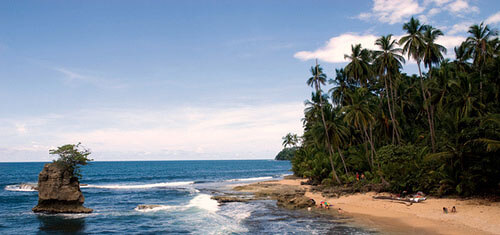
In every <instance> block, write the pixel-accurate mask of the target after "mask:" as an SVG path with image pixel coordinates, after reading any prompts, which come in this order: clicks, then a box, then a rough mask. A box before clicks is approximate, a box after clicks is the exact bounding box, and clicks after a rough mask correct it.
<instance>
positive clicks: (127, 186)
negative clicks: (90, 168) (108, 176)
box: [80, 181, 194, 189]
mask: <svg viewBox="0 0 500 235" xmlns="http://www.w3.org/2000/svg"><path fill="white" fill-rule="evenodd" d="M191 184H194V181H182V182H164V183H155V184H136V185H130V184H109V185H94V184H89V185H84V186H80V187H81V188H102V189H148V188H163V187H178V186H185V185H191Z"/></svg>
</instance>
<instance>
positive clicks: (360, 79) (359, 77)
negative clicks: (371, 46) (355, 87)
mask: <svg viewBox="0 0 500 235" xmlns="http://www.w3.org/2000/svg"><path fill="white" fill-rule="evenodd" d="M351 51H352V52H351V55H344V59H349V60H350V61H351V62H350V63H349V64H347V66H346V67H345V72H346V73H347V75H348V76H349V77H351V78H353V79H354V80H355V81H356V83H359V84H361V86H362V87H366V86H367V84H366V83H367V78H368V77H369V76H370V74H371V68H370V64H369V63H368V61H369V57H370V52H369V51H368V50H367V49H362V48H361V44H356V45H351Z"/></svg>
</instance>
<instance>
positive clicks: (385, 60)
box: [373, 34, 405, 144]
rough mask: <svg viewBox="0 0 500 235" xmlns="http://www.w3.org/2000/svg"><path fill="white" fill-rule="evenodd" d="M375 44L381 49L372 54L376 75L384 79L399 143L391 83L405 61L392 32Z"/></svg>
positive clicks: (390, 112)
mask: <svg viewBox="0 0 500 235" xmlns="http://www.w3.org/2000/svg"><path fill="white" fill-rule="evenodd" d="M375 45H377V46H379V47H380V49H381V50H380V51H374V52H373V55H374V57H375V64H376V67H377V71H378V75H379V76H380V78H381V79H383V80H384V86H385V93H386V96H387V107H388V109H389V115H390V117H391V122H392V127H393V135H395V136H396V140H397V142H398V144H399V143H400V142H401V139H400V134H399V130H398V124H397V121H396V118H395V115H394V112H395V110H394V102H395V99H394V93H393V85H392V84H393V83H394V81H395V78H396V74H397V73H399V69H400V68H401V67H402V66H403V65H402V63H404V62H405V59H404V58H403V56H401V55H400V53H401V52H402V50H401V48H397V47H396V46H397V42H396V40H393V39H392V34H389V35H387V36H382V37H380V38H378V39H377V40H376V41H375ZM391 100H392V102H391ZM391 103H392V105H391ZM393 142H394V136H393Z"/></svg>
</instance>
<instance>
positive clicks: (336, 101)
mask: <svg viewBox="0 0 500 235" xmlns="http://www.w3.org/2000/svg"><path fill="white" fill-rule="evenodd" d="M403 30H405V31H406V32H407V35H404V36H403V37H402V38H401V39H400V40H399V44H398V42H396V41H395V40H394V39H393V37H392V36H391V35H390V34H389V35H386V36H382V37H380V38H379V39H378V40H377V41H376V45H377V46H378V47H379V49H378V50H377V51H370V50H366V49H363V45H360V44H355V43H354V44H353V45H352V46H351V54H350V55H345V58H346V59H348V60H349V64H347V65H346V67H345V68H340V69H336V75H335V76H334V77H333V78H331V79H329V80H328V82H329V84H332V85H333V87H331V88H329V89H328V91H329V92H330V93H327V94H325V93H323V91H322V89H321V88H322V87H321V86H323V85H325V81H326V80H327V79H328V77H327V76H326V74H324V73H323V71H322V69H321V67H320V66H319V65H318V64H316V66H315V67H312V68H311V72H312V75H313V76H312V77H311V78H309V80H308V81H307V83H308V85H310V86H311V87H313V90H314V92H313V93H312V95H311V99H310V100H306V101H305V106H306V108H305V110H304V118H303V120H302V121H303V126H304V135H303V136H302V137H299V138H300V139H301V140H302V144H301V146H300V147H299V148H298V149H297V151H296V152H295V157H294V158H293V159H292V161H291V162H292V170H293V171H294V174H295V175H297V176H299V177H306V178H309V179H310V181H311V182H314V183H323V184H326V185H331V184H338V182H339V181H340V182H343V183H348V184H353V185H357V184H360V182H357V181H356V180H355V178H354V176H355V173H356V172H364V175H365V179H366V182H370V183H382V185H386V187H387V188H386V189H387V190H390V191H393V192H401V191H403V190H407V191H424V192H426V193H432V194H435V195H445V194H455V195H462V196H469V195H477V194H495V193H499V192H500V157H498V156H500V80H499V79H498V78H500V40H499V39H498V38H497V31H496V30H494V29H490V28H489V26H487V25H484V24H480V25H473V26H471V27H470V30H469V34H470V36H469V37H468V38H467V40H466V41H465V42H463V43H462V44H461V45H460V46H459V47H457V48H455V50H454V51H455V55H456V59H455V60H453V61H451V60H449V59H444V58H445V56H444V54H445V53H446V49H445V48H444V47H443V46H441V45H439V44H437V41H438V40H437V39H439V37H440V36H443V33H442V32H441V31H440V30H439V29H436V28H433V27H432V26H430V25H422V24H420V22H419V21H418V20H417V19H414V18H412V19H411V20H410V21H409V22H408V23H406V24H404V25H403ZM365 46H366V45H365ZM403 56H407V57H408V58H409V59H410V58H411V59H413V60H415V61H417V66H418V69H419V70H418V71H419V73H418V74H414V75H407V74H405V73H403V72H402V71H401V69H402V68H403V67H402V64H403V63H405V59H404V58H403ZM422 64H423V65H424V66H421V65H422ZM422 70H424V71H422ZM329 95H330V97H329ZM330 98H331V99H330ZM288 137H289V138H284V140H285V141H286V143H288V144H287V145H290V144H291V143H293V141H292V139H293V138H292V135H291V134H290V135H289V136H288ZM299 138H297V139H299ZM335 166H336V167H335Z"/></svg>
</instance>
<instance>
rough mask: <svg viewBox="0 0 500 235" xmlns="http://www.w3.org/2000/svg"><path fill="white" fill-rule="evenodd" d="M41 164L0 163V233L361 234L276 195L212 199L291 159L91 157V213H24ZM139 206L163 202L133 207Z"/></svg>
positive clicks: (276, 172) (281, 171) (279, 170)
mask: <svg viewBox="0 0 500 235" xmlns="http://www.w3.org/2000/svg"><path fill="white" fill-rule="evenodd" d="M43 165H44V163H0V234H34V233H37V234H64V233H73V234H94V233H98V234H107V233H113V234H115V233H116V234H158V233H172V234H283V233H289V234H326V233H328V234H346V233H349V234H366V233H367V232H365V231H363V230H362V229H359V228H355V227H352V226H349V225H347V224H345V223H343V222H342V219H341V218H335V217H331V216H326V215H318V214H315V213H310V212H307V211H290V210H285V209H281V208H278V207H276V202H275V201H270V200H260V201H252V202H249V203H240V202H233V203H227V204H223V205H218V204H217V203H216V202H215V201H214V200H212V199H210V197H211V195H213V194H214V193H218V192H221V191H228V190H230V188H231V187H232V186H234V185H235V184H241V183H250V182H256V181H262V180H269V179H279V178H281V177H283V176H284V175H287V174H291V172H290V171H289V169H290V168H291V166H290V163H289V162H287V161H271V160H248V161H247V160H234V161H146V162H93V163H91V164H90V165H87V166H85V167H83V168H82V173H83V179H82V180H81V184H88V186H82V188H81V189H82V192H83V194H84V196H85V198H86V200H85V204H84V205H85V206H86V207H89V208H92V209H94V212H93V213H91V214H63V215H44V214H35V213H33V212H31V208H33V207H34V206H35V205H36V204H37V200H38V194H37V192H36V191H23V189H19V187H18V185H19V184H21V183H36V182H37V180H38V173H39V172H40V171H41V169H42V168H43ZM140 204H157V205H162V206H161V207H159V208H155V209H153V210H138V209H136V208H137V206H138V205H140Z"/></svg>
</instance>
